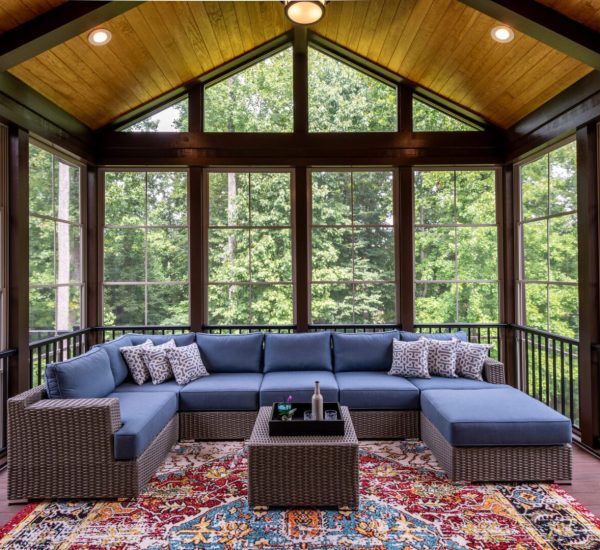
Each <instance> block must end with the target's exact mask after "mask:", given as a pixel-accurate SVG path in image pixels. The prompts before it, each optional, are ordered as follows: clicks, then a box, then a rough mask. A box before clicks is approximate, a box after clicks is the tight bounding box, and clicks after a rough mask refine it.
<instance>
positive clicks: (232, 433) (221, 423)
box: [179, 411, 258, 441]
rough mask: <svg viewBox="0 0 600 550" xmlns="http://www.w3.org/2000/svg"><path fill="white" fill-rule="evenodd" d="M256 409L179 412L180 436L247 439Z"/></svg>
mask: <svg viewBox="0 0 600 550" xmlns="http://www.w3.org/2000/svg"><path fill="white" fill-rule="evenodd" d="M257 414H258V411H203V412H183V413H179V422H180V428H179V429H180V438H181V439H182V440H188V439H200V440H205V441H218V440H234V439H248V438H249V437H250V434H251V433H252V428H254V422H255V421H256V415H257Z"/></svg>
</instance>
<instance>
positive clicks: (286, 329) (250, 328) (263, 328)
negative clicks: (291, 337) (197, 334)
mask: <svg viewBox="0 0 600 550" xmlns="http://www.w3.org/2000/svg"><path fill="white" fill-rule="evenodd" d="M295 331H296V325H204V327H203V330H202V332H207V333H209V334H247V333H250V332H277V333H280V334H289V333H292V332H295Z"/></svg>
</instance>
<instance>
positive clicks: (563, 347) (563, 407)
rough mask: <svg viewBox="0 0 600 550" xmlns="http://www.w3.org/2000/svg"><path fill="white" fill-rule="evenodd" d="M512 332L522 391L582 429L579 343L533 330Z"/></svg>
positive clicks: (526, 328) (514, 327) (515, 326)
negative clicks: (580, 419) (580, 420)
mask: <svg viewBox="0 0 600 550" xmlns="http://www.w3.org/2000/svg"><path fill="white" fill-rule="evenodd" d="M512 329H513V330H514V337H515V343H516V345H515V351H516V367H517V372H518V374H519V380H518V385H519V388H520V389H521V390H523V391H524V392H526V393H528V394H529V395H531V396H532V397H535V398H536V399H539V400H540V401H542V402H543V403H545V404H546V405H548V406H550V407H552V408H553V409H555V410H557V411H558V412H560V413H562V414H564V415H565V416H568V417H569V418H570V419H571V422H572V423H573V426H574V427H575V428H576V429H579V342H578V341H577V340H575V339H573V338H567V337H564V336H558V335H556V334H552V333H550V332H545V331H543V330H538V329H534V328H530V327H524V326H519V325H513V327H512Z"/></svg>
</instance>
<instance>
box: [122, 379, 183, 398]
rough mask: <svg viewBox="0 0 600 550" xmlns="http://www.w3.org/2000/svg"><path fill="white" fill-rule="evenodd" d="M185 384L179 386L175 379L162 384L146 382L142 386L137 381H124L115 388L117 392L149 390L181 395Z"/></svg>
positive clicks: (143, 391)
mask: <svg viewBox="0 0 600 550" xmlns="http://www.w3.org/2000/svg"><path fill="white" fill-rule="evenodd" d="M183 387H184V386H179V385H178V384H177V382H175V380H167V381H166V382H162V383H160V384H153V383H152V382H146V383H145V384H142V385H141V386H140V385H139V384H136V383H135V382H123V383H122V384H121V385H119V386H117V387H116V388H115V393H122V392H125V393H136V392H141V393H148V392H152V393H154V392H158V393H160V392H169V393H175V394H177V395H179V392H180V391H181V388H183Z"/></svg>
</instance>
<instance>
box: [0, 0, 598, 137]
mask: <svg viewBox="0 0 600 550" xmlns="http://www.w3.org/2000/svg"><path fill="white" fill-rule="evenodd" d="M6 1H7V0H3V5H4V2H6ZM8 1H9V3H13V2H14V3H18V2H26V1H30V2H34V1H39V2H46V3H50V2H53V1H55V0H8ZM543 2H544V3H546V4H548V5H551V7H554V8H555V9H559V6H561V8H560V9H562V5H563V4H566V3H565V2H562V1H559V0H543ZM569 4H573V5H572V6H571V5H570V7H569V9H568V10H564V11H565V12H566V11H568V12H569V13H568V15H569V16H572V17H574V18H576V17H583V18H585V21H582V22H584V23H587V22H588V20H591V19H593V17H594V13H596V12H594V10H593V9H592V7H595V6H596V5H598V7H600V0H585V1H584V0H574V1H573V2H569ZM577 6H579V7H577ZM495 24H497V22H496V21H494V20H493V19H491V18H489V17H488V16H486V15H483V14H481V13H479V12H477V11H475V10H474V9H472V8H470V7H467V6H465V5H464V4H462V3H460V2H459V1H458V0H402V1H401V2H399V1H398V0H367V1H364V0H358V1H344V2H332V3H331V4H330V6H329V7H328V10H327V14H326V16H325V18H324V20H323V21H322V22H321V23H320V24H318V25H316V26H315V27H314V30H315V32H317V33H319V34H320V35H322V36H324V37H325V38H328V39H329V40H331V41H333V42H336V43H338V44H340V45H341V46H344V47H346V48H348V49H350V50H352V51H354V52H356V53H358V54H359V55H362V56H364V57H367V58H369V59H370V60H372V61H374V62H376V63H379V64H380V65H383V66H385V67H387V68H389V69H391V70H392V71H394V72H396V73H398V74H400V75H402V76H404V77H406V78H407V79H409V80H410V81H412V82H415V83H418V84H419V85H421V86H424V87H426V88H429V89H430V90H432V91H433V92H435V93H437V94H439V95H441V96H444V97H446V98H448V99H450V100H451V101H454V102H456V103H458V104H460V105H462V106H464V107H466V108H468V109H471V110H472V111H474V112H476V113H479V114H481V115H482V116H484V117H485V118H487V119H488V120H490V121H491V122H493V123H495V124H497V125H499V126H502V127H504V128H507V127H510V126H511V125H512V124H514V123H515V122H517V121H518V120H520V119H521V118H522V117H523V116H525V115H526V114H528V113H530V112H531V111H533V110H535V109H536V108H537V107H539V106H540V105H542V104H543V103H545V102H546V101H548V100H549V99H551V98H552V97H554V96H555V95H557V94H558V93H559V92H561V91H562V90H564V89H565V88H567V87H568V86H570V85H571V84H573V83H574V82H576V81H577V80H579V79H580V78H581V77H583V76H585V75H586V74H587V73H589V72H591V71H592V69H591V68H590V67H588V66H587V65H584V64H582V63H579V62H578V61H576V60H574V59H572V58H569V57H567V56H566V55H564V54H562V53H560V52H558V51H556V50H554V49H552V48H550V47H549V46H546V45H545V44H542V43H540V42H537V41H536V40H534V39H532V38H529V37H528V36H525V35H523V34H521V33H516V38H515V40H514V41H513V42H512V43H510V44H498V43H496V42H493V41H492V40H491V38H490V35H489V33H490V30H491V28H492V27H493V26H494V25H495ZM105 26H106V27H107V28H108V29H110V30H111V32H112V33H113V40H112V42H111V43H110V44H109V45H108V46H104V47H102V48H97V47H93V46H90V45H89V43H88V42H87V37H86V35H81V36H78V37H76V38H73V39H71V40H69V41H67V42H65V43H63V44H61V45H59V46H57V47H55V48H52V49H51V50H49V51H47V52H44V53H43V54H41V55H38V56H37V57H35V58H33V59H30V60H28V61H26V62H24V63H22V64H20V65H18V66H16V67H14V68H13V69H11V71H10V72H11V73H12V74H13V75H15V76H16V77H17V78H20V79H21V80H23V81H24V82H25V83H27V84H28V85H29V86H31V87H32V88H34V89H35V90H37V91H38V92H40V93H42V94H43V95H44V96H46V97H47V98H48V99H50V100H51V101H53V102H55V103H56V104H58V105H59V106H61V107H62V108H63V109H65V110H66V111H67V112H69V113H71V114H72V115H73V116H75V117H76V118H78V119H79V120H81V121H82V122H84V123H85V124H87V125H88V126H90V127H91V128H99V127H102V126H104V125H106V124H107V123H109V122H110V121H111V120H114V119H115V118H117V117H118V116H119V115H122V114H123V113H126V112H128V111H129V110H131V109H134V108H136V107H138V106H139V105H141V104H143V103H145V102H147V101H150V100H152V99H154V98H156V97H159V96H160V95H162V94H163V93H165V92H167V91H169V90H172V89H174V88H176V87H178V86H180V85H181V84H182V83H186V82H189V81H191V80H193V79H194V78H195V77H197V76H198V75H201V74H202V73H205V72H207V71H209V70H211V69H213V68H214V67H217V66H218V65H220V64H222V63H224V62H226V61H228V60H230V59H232V58H234V57H236V56H238V55H240V54H242V53H244V52H246V51H248V50H250V49H252V48H254V47H256V46H258V45H260V44H262V43H264V42H266V41H268V40H270V39H272V38H275V37H276V36H278V35H280V34H282V33H283V32H285V31H287V30H289V29H290V28H291V26H290V24H289V22H288V21H287V20H286V19H285V17H284V15H283V9H282V6H281V4H280V3H279V2H264V1H263V2H243V1H242V2H147V3H145V4H142V5H141V6H139V7H137V8H134V9H132V10H130V11H128V12H126V13H125V14H123V15H120V16H118V17H116V18H114V19H112V20H111V21H109V22H107V23H106V25H105Z"/></svg>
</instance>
